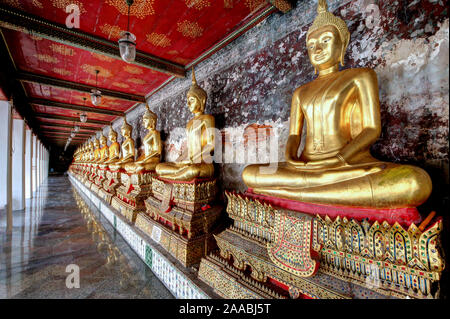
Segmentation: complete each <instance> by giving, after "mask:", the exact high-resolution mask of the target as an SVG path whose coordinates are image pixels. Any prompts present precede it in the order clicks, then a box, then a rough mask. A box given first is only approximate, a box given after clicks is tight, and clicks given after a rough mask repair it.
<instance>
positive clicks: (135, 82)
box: [127, 78, 147, 85]
mask: <svg viewBox="0 0 450 319" xmlns="http://www.w3.org/2000/svg"><path fill="white" fill-rule="evenodd" d="M127 82H130V83H133V84H137V85H144V84H146V83H147V82H146V81H145V80H142V79H138V78H131V79H127Z"/></svg>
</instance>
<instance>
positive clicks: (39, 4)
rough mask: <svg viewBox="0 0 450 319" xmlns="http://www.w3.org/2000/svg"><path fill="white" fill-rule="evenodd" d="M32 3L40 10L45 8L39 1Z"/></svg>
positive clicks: (35, 0)
mask: <svg viewBox="0 0 450 319" xmlns="http://www.w3.org/2000/svg"><path fill="white" fill-rule="evenodd" d="M31 3H32V4H33V6H35V7H37V8H39V9H42V8H44V6H43V5H42V3H41V2H40V1H39V0H33V1H32V2H31Z"/></svg>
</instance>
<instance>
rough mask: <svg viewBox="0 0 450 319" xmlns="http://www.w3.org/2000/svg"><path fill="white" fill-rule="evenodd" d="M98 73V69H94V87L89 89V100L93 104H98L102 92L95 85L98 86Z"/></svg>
mask: <svg viewBox="0 0 450 319" xmlns="http://www.w3.org/2000/svg"><path fill="white" fill-rule="evenodd" d="M99 73H100V71H99V70H95V89H92V90H91V101H92V104H94V105H95V106H98V105H100V103H101V102H102V92H100V91H99V90H98V89H97V87H98V82H97V80H98V74H99Z"/></svg>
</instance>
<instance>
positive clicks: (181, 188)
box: [152, 177, 217, 211]
mask: <svg viewBox="0 0 450 319" xmlns="http://www.w3.org/2000/svg"><path fill="white" fill-rule="evenodd" d="M168 187H171V188H172V192H171V193H172V198H171V200H172V202H173V204H174V205H175V206H178V207H181V208H183V209H186V210H190V211H198V210H200V209H201V208H202V207H203V206H205V205H206V204H208V203H210V202H212V201H214V199H215V197H216V194H217V186H216V179H208V180H194V181H192V182H173V181H167V180H163V179H161V178H159V177H153V179H152V192H153V196H154V197H155V198H157V199H158V200H160V201H162V200H164V197H165V192H166V191H167V188H168Z"/></svg>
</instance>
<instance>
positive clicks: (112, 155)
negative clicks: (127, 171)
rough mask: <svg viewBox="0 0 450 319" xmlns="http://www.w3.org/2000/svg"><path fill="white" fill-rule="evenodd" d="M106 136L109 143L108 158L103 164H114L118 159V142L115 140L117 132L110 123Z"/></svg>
mask: <svg viewBox="0 0 450 319" xmlns="http://www.w3.org/2000/svg"><path fill="white" fill-rule="evenodd" d="M108 138H109V141H110V142H111V145H110V146H109V148H108V159H107V160H106V161H105V162H104V164H114V163H115V162H117V161H118V160H120V144H119V142H117V132H116V131H114V129H113V127H112V126H111V125H110V126H109V134H108Z"/></svg>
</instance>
